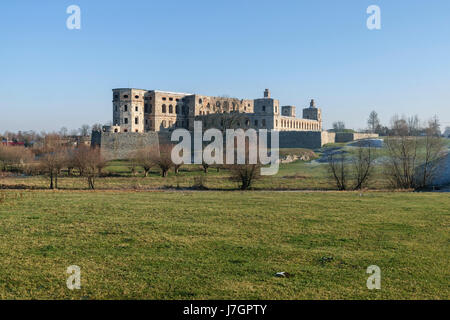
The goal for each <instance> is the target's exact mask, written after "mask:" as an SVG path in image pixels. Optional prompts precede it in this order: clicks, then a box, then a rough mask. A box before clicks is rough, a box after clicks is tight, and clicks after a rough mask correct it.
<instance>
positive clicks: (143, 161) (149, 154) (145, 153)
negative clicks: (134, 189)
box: [133, 147, 157, 177]
mask: <svg viewBox="0 0 450 320" xmlns="http://www.w3.org/2000/svg"><path fill="white" fill-rule="evenodd" d="M156 157H157V153H156V150H155V149H154V148H151V147H147V148H142V149H140V150H138V151H136V153H135V155H134V157H133V158H134V160H135V163H136V164H138V165H140V166H141V167H142V168H143V169H144V177H147V176H148V173H149V172H150V169H151V168H152V167H153V166H155V165H156V163H155V158H156Z"/></svg>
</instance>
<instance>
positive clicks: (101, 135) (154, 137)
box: [91, 131, 159, 160]
mask: <svg viewBox="0 0 450 320" xmlns="http://www.w3.org/2000/svg"><path fill="white" fill-rule="evenodd" d="M91 144H92V146H94V147H100V148H101V153H102V155H103V157H105V159H107V160H113V159H128V158H129V157H130V156H132V155H133V153H134V152H135V151H137V150H139V149H142V148H143V147H149V146H156V147H157V148H158V147H159V140H158V133H157V132H145V133H136V132H121V133H114V132H97V131H95V132H92V141H91Z"/></svg>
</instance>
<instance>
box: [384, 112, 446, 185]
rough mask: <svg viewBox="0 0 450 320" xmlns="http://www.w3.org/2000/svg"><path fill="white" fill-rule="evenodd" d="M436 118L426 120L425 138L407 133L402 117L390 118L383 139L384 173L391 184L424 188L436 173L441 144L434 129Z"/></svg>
mask: <svg viewBox="0 0 450 320" xmlns="http://www.w3.org/2000/svg"><path fill="white" fill-rule="evenodd" d="M437 121H438V120H437V118H434V119H433V120H431V121H429V123H428V127H427V128H425V137H417V136H410V135H409V134H410V133H411V132H412V130H411V129H410V128H409V126H408V122H407V121H405V120H404V119H399V118H394V119H393V121H392V125H393V128H392V133H394V134H396V135H395V136H390V137H388V138H387V139H386V140H385V144H386V147H387V150H388V156H387V158H388V161H387V163H386V165H385V173H386V176H387V178H388V180H389V181H390V183H391V185H392V186H393V187H395V188H401V189H417V188H424V187H426V186H428V185H429V184H430V182H431V181H432V178H433V177H434V176H436V174H437V172H438V170H439V168H440V161H441V160H442V157H443V154H444V151H445V147H444V143H443V141H442V139H441V138H440V136H439V134H437V131H436V123H437Z"/></svg>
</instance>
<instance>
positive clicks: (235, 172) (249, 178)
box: [225, 141, 262, 190]
mask: <svg viewBox="0 0 450 320" xmlns="http://www.w3.org/2000/svg"><path fill="white" fill-rule="evenodd" d="M244 150H245V163H244V164H239V163H237V148H235V151H234V152H235V156H234V159H236V160H235V163H234V164H227V165H225V167H226V168H227V169H228V170H229V171H230V179H231V180H232V181H235V182H237V183H238V184H239V189H241V190H248V189H250V188H251V186H252V185H253V183H254V182H255V181H256V180H258V179H260V178H261V167H262V165H261V163H260V161H259V159H257V161H256V162H257V163H250V157H249V153H250V152H249V150H250V144H249V141H246V142H245V149H244Z"/></svg>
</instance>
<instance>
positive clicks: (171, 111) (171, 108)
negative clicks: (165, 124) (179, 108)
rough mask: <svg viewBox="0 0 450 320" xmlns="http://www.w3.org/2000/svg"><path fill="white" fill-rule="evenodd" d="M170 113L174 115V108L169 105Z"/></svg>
mask: <svg viewBox="0 0 450 320" xmlns="http://www.w3.org/2000/svg"><path fill="white" fill-rule="evenodd" d="M169 113H173V106H172V105H169Z"/></svg>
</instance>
